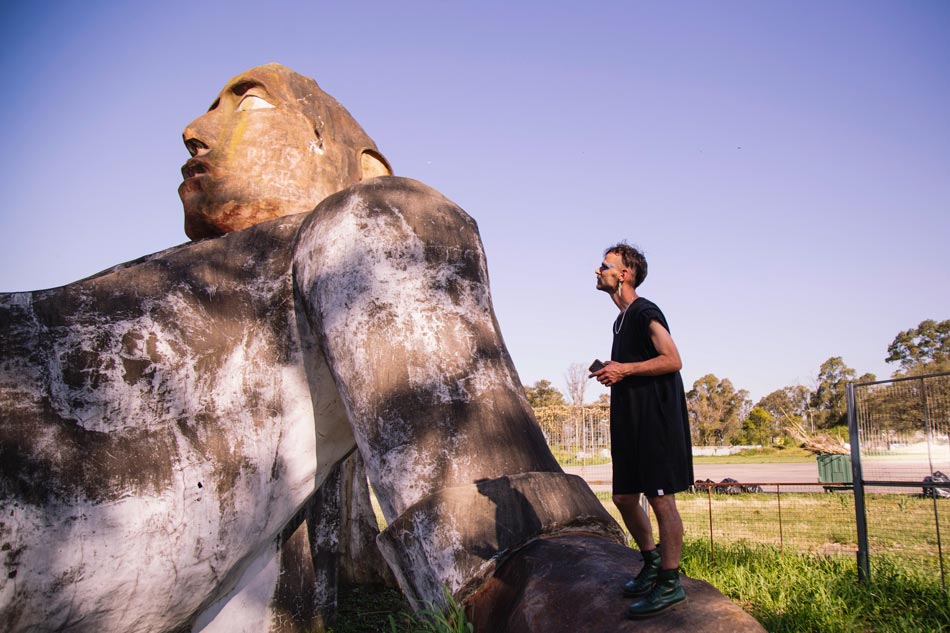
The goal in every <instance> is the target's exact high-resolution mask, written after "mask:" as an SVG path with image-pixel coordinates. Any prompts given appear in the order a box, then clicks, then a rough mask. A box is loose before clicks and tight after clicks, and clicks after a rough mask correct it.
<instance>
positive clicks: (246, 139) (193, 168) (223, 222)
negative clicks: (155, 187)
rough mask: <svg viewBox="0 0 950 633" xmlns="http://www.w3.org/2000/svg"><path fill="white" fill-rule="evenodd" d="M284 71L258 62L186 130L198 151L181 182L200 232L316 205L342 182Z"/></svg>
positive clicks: (190, 222)
mask: <svg viewBox="0 0 950 633" xmlns="http://www.w3.org/2000/svg"><path fill="white" fill-rule="evenodd" d="M294 101H295V100H294V97H293V95H292V94H291V92H290V88H289V86H287V83H286V82H285V81H283V79H282V78H281V76H280V75H279V74H276V73H273V72H266V71H262V70H260V69H253V70H251V71H248V72H247V73H244V74H243V75H239V76H238V77H236V78H234V79H232V80H231V82H230V83H229V84H228V85H227V86H226V87H225V88H224V90H222V91H221V94H220V95H219V96H218V98H217V99H216V100H215V102H214V104H212V106H211V108H210V109H209V110H208V112H207V113H206V114H204V115H202V116H201V117H199V118H197V119H195V120H194V121H193V122H192V123H191V124H189V125H188V127H186V128H185V131H184V135H183V136H184V141H185V146H186V147H187V148H188V151H189V153H190V154H191V155H192V158H191V159H190V160H188V162H186V163H185V165H184V166H183V167H182V169H181V172H182V176H183V178H184V181H183V182H182V183H181V185H180V186H179V187H178V195H179V196H180V197H181V201H182V204H183V205H184V208H185V233H186V234H187V235H188V237H190V238H192V239H200V238H203V237H211V236H215V235H222V234H224V233H228V232H230V231H238V230H241V229H244V228H247V227H249V226H252V225H254V224H257V223H259V222H263V221H266V220H270V219H273V218H276V217H279V216H283V215H289V214H292V213H302V212H304V211H310V210H311V209H313V208H314V207H315V206H316V205H317V204H318V203H319V202H320V201H321V200H323V199H324V198H325V197H327V196H328V195H330V194H332V193H334V192H336V191H337V190H339V189H340V185H339V176H338V174H337V173H336V171H337V169H335V168H334V167H332V166H328V165H326V164H325V159H324V154H325V149H324V147H323V145H322V141H321V139H320V138H319V137H318V136H317V133H316V132H315V131H314V126H313V123H312V122H311V121H310V120H309V119H308V118H307V117H306V116H305V115H304V114H303V112H301V111H300V109H298V108H297V107H295V103H294Z"/></svg>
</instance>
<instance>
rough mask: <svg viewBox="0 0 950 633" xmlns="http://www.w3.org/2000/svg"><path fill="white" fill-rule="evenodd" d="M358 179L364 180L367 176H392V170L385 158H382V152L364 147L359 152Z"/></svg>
mask: <svg viewBox="0 0 950 633" xmlns="http://www.w3.org/2000/svg"><path fill="white" fill-rule="evenodd" d="M360 168H361V170H362V171H361V174H360V180H366V179H367V178H375V177H376V176H392V175H393V170H392V168H391V167H390V166H389V163H387V162H386V159H385V158H383V156H382V154H378V153H376V152H374V151H373V150H369V149H364V150H363V152H362V153H361V154H360Z"/></svg>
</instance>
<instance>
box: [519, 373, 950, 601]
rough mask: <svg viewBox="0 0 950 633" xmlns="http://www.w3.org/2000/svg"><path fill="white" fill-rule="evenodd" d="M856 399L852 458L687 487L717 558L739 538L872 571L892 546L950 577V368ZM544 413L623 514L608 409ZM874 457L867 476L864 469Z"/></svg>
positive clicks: (690, 520)
mask: <svg viewBox="0 0 950 633" xmlns="http://www.w3.org/2000/svg"><path fill="white" fill-rule="evenodd" d="M849 402H851V404H852V406H853V410H854V416H853V417H854V421H855V422H854V426H855V429H856V430H855V434H856V437H857V440H856V441H855V440H852V451H853V453H852V455H851V456H848V455H830V456H819V458H818V460H817V461H818V463H817V465H816V466H811V465H804V464H803V465H802V466H803V467H804V468H805V469H806V470H805V472H806V474H807V473H814V475H811V476H800V477H798V478H796V479H792V480H789V481H785V482H776V481H775V480H774V479H772V480H770V481H768V482H756V481H726V482H722V481H720V482H713V481H703V482H699V481H697V482H696V485H695V486H694V489H693V490H692V491H690V492H687V493H681V494H678V495H677V506H678V507H679V510H680V514H681V516H682V518H683V524H684V528H685V531H686V535H687V537H688V538H696V539H708V541H709V543H710V547H711V549H712V552H713V556H715V548H716V546H718V545H728V544H731V543H738V542H746V543H760V544H768V545H774V546H776V547H779V548H781V549H783V550H792V551H800V552H812V553H823V554H830V555H847V556H849V557H855V556H856V557H857V560H858V564H859V572H860V571H861V565H862V564H863V565H865V567H864V573H870V569H869V568H868V567H867V565H868V561H869V560H873V555H874V554H882V553H888V554H892V555H898V556H900V557H902V558H904V559H906V560H907V561H908V562H909V564H912V565H914V566H915V568H917V569H919V570H921V571H924V572H925V573H933V574H934V575H935V576H939V578H940V579H941V582H943V583H944V587H946V574H945V569H950V565H948V563H950V559H947V558H946V557H947V556H950V553H948V552H947V551H946V550H947V549H948V548H946V547H945V545H944V540H945V539H946V538H947V535H948V534H950V499H947V498H943V497H942V496H941V495H942V494H944V492H946V493H947V496H948V497H950V483H948V484H947V487H946V488H944V487H942V486H941V485H940V483H941V479H940V478H941V476H942V474H943V473H948V474H950V441H948V436H950V432H948V431H950V374H941V375H935V376H926V377H919V378H914V379H910V380H897V381H885V382H878V383H868V384H861V385H854V386H853V398H852V400H851V401H849ZM535 414H536V417H537V418H538V421H539V422H540V424H541V427H542V429H543V431H544V434H545V437H546V438H547V440H548V443H549V445H550V447H551V450H552V451H553V452H554V454H555V456H556V457H557V458H558V460H559V461H560V463H561V464H562V466H564V467H565V469H566V470H567V471H568V472H574V473H576V474H579V475H581V476H583V477H584V478H585V479H586V480H587V481H588V483H590V484H591V486H592V487H593V488H594V490H595V492H596V493H597V495H598V497H600V498H601V500H602V501H604V504H605V505H606V507H607V508H608V510H610V511H611V512H612V513H614V516H615V518H617V519H618V521H619V520H620V516H619V514H617V513H616V510H615V508H614V507H613V504H612V503H611V501H610V492H609V486H610V479H611V464H610V432H609V429H610V422H609V417H610V415H609V409H608V407H601V406H595V407H570V406H563V407H545V408H539V409H537V410H536V411H535ZM852 437H855V435H853V436H852ZM855 450H856V451H857V452H854V451H855ZM852 462H854V463H856V464H857V466H858V468H854V466H853V464H852ZM862 466H866V469H865V470H864V471H863V475H861V476H860V477H863V479H861V478H854V479H853V477H852V475H853V473H855V472H861V470H862V469H861V467H862ZM697 469H698V470H700V469H701V467H697ZM935 479H936V480H937V481H936V483H935V482H934V480H935ZM948 481H950V480H948ZM862 535H863V536H862ZM862 575H864V574H862Z"/></svg>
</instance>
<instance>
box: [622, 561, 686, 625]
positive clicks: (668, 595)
mask: <svg viewBox="0 0 950 633" xmlns="http://www.w3.org/2000/svg"><path fill="white" fill-rule="evenodd" d="M681 602H682V603H685V602H686V592H685V591H683V587H682V586H681V585H680V573H679V569H661V570H660V571H659V572H657V575H656V584H655V585H654V586H653V590H652V591H650V593H649V594H648V595H647V596H646V597H645V598H641V599H639V600H637V601H636V602H634V603H633V604H631V605H630V606H629V607H628V608H627V617H630V618H648V617H650V616H652V615H656V614H657V613H660V612H662V611H665V610H666V609H669V608H670V607H672V606H673V605H675V604H679V603H681Z"/></svg>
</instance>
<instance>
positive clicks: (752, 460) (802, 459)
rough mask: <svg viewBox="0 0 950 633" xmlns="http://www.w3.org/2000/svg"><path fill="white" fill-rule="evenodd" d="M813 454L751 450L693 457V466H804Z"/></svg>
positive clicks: (792, 450)
mask: <svg viewBox="0 0 950 633" xmlns="http://www.w3.org/2000/svg"><path fill="white" fill-rule="evenodd" d="M814 461H815V454H814V453H812V452H810V451H806V450H805V449H804V448H798V447H787V448H781V447H771V446H770V447H764V448H751V449H747V450H744V451H742V452H739V453H736V454H735V455H693V463H694V464H789V463H793V464H799V463H800V464H804V463H808V462H814Z"/></svg>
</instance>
